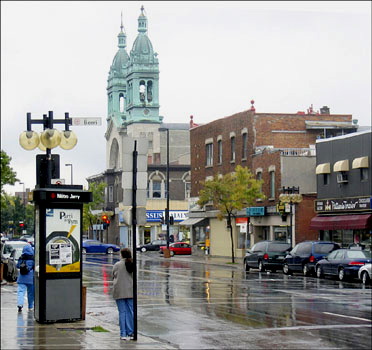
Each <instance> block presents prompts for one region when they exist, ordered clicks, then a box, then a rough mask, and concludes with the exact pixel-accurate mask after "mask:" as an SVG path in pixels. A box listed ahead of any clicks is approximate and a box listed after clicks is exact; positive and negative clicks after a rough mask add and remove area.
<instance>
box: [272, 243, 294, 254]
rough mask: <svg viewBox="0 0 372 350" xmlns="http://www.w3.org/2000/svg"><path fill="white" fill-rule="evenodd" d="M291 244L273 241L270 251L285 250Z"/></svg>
mask: <svg viewBox="0 0 372 350" xmlns="http://www.w3.org/2000/svg"><path fill="white" fill-rule="evenodd" d="M290 247H291V246H290V245H289V244H287V243H271V244H269V248H268V251H269V252H285V251H286V250H288V249H289V248H290Z"/></svg>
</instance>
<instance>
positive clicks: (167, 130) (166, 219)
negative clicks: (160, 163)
mask: <svg viewBox="0 0 372 350" xmlns="http://www.w3.org/2000/svg"><path fill="white" fill-rule="evenodd" d="M159 131H166V132H167V191H166V192H167V208H166V209H165V221H166V224H167V249H169V129H168V128H159Z"/></svg>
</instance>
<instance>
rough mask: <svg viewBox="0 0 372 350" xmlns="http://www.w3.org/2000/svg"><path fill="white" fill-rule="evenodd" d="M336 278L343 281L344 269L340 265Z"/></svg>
mask: <svg viewBox="0 0 372 350" xmlns="http://www.w3.org/2000/svg"><path fill="white" fill-rule="evenodd" d="M338 279H339V280H340V281H345V270H344V269H343V268H342V267H341V268H340V269H339V270H338Z"/></svg>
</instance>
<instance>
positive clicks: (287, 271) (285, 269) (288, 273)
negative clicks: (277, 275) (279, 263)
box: [283, 264, 291, 275]
mask: <svg viewBox="0 0 372 350" xmlns="http://www.w3.org/2000/svg"><path fill="white" fill-rule="evenodd" d="M283 273H284V274H285V275H290V274H291V270H290V269H289V266H288V264H284V265H283Z"/></svg>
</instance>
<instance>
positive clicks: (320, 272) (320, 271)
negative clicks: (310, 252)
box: [316, 266, 323, 278]
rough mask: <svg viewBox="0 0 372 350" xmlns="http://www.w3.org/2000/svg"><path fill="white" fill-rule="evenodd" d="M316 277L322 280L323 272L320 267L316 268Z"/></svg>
mask: <svg viewBox="0 0 372 350" xmlns="http://www.w3.org/2000/svg"><path fill="white" fill-rule="evenodd" d="M316 277H318V278H322V277H323V270H322V268H321V267H320V266H317V267H316Z"/></svg>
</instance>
